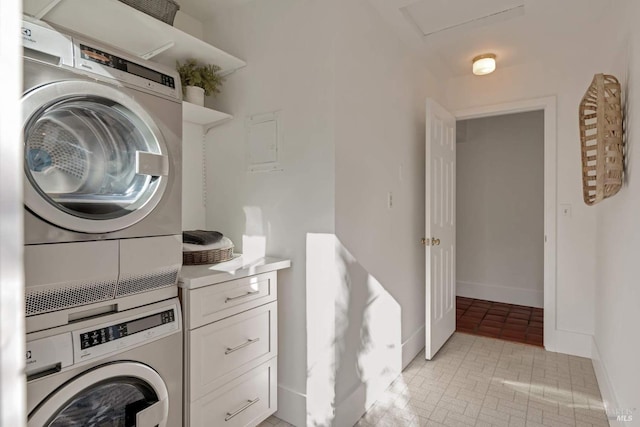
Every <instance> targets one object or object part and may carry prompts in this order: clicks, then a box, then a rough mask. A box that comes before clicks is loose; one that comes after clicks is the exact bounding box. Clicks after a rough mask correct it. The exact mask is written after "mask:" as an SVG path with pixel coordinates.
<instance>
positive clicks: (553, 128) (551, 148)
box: [453, 96, 558, 351]
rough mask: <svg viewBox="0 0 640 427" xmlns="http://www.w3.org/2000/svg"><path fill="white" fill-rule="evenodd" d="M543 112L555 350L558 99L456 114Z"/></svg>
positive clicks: (547, 269) (549, 314)
mask: <svg viewBox="0 0 640 427" xmlns="http://www.w3.org/2000/svg"><path fill="white" fill-rule="evenodd" d="M541 110H542V111H544V239H545V244H544V332H543V333H544V337H543V339H544V348H545V349H546V350H548V351H556V349H557V342H556V336H557V334H556V317H557V316H556V280H557V268H556V264H557V238H556V237H557V236H556V233H557V188H558V185H557V180H558V172H557V170H558V151H557V146H558V144H557V115H556V114H557V100H556V97H555V96H548V97H543V98H534V99H528V100H522V101H514V102H507V103H503V104H493V105H486V106H480V107H472V108H467V109H462V110H458V111H455V112H453V115H454V117H455V118H456V120H457V121H458V120H468V119H479V118H484V117H493V116H502V115H507V114H514V113H525V112H529V111H541Z"/></svg>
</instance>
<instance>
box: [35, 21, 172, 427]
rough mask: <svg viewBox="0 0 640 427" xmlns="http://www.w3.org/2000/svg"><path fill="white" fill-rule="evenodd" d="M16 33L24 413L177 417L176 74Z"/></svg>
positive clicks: (67, 418) (47, 32) (54, 418)
mask: <svg viewBox="0 0 640 427" xmlns="http://www.w3.org/2000/svg"><path fill="white" fill-rule="evenodd" d="M22 33H23V40H24V41H23V44H24V94H23V98H22V109H23V117H24V141H23V142H24V155H25V159H24V163H25V168H24V169H25V179H24V200H25V216H24V228H25V254H24V259H25V282H26V295H25V296H26V315H27V318H26V326H27V354H26V358H27V376H28V382H27V400H28V425H29V427H41V426H51V427H54V426H67V427H69V426H83V427H90V426H134V425H135V426H138V427H154V426H160V427H164V426H170V427H174V426H179V425H181V419H182V335H181V334H182V324H181V312H180V304H179V301H178V299H177V287H176V283H177V275H178V272H179V270H180V266H181V263H182V237H181V232H182V227H181V190H182V188H181V186H182V183H181V162H182V158H181V144H182V142H181V134H182V104H181V91H180V84H179V82H180V81H179V77H178V75H177V73H176V72H175V71H174V70H171V69H168V68H165V67H162V66H160V65H158V64H153V63H150V62H147V61H145V60H142V59H140V58H136V57H133V56H130V55H127V54H125V53H122V52H119V51H118V50H116V49H114V48H111V47H107V46H102V45H101V44H100V43H99V42H95V41H92V40H88V39H86V38H84V37H82V36H77V37H76V36H75V35H69V34H68V33H64V32H61V31H59V30H56V29H54V28H52V27H50V26H48V25H47V24H44V23H41V22H38V21H31V20H27V18H25V21H24V23H23V28H22Z"/></svg>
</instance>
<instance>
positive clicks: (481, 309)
mask: <svg viewBox="0 0 640 427" xmlns="http://www.w3.org/2000/svg"><path fill="white" fill-rule="evenodd" d="M456 311H457V312H456V331H458V332H465V333H468V334H474V335H483V336H485V337H491V338H501V339H504V340H507V341H516V342H523V343H527V344H532V345H538V346H540V347H542V343H543V338H542V331H543V329H544V311H543V309H542V308H534V307H526V306H523V305H514V304H505V303H501V302H492V301H484V300H479V299H473V298H464V297H456Z"/></svg>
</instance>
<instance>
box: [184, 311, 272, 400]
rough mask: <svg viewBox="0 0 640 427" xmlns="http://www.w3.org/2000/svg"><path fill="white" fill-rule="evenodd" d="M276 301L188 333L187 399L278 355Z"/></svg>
mask: <svg viewBox="0 0 640 427" xmlns="http://www.w3.org/2000/svg"><path fill="white" fill-rule="evenodd" d="M277 304H278V303H277V302H272V303H269V304H267V305H263V306H260V307H257V308H254V309H251V310H249V311H246V312H244V313H241V314H237V315H235V316H232V317H229V318H227V319H224V320H220V321H219V322H215V323H212V324H210V325H206V326H203V327H201V328H198V329H195V330H193V331H189V332H187V334H188V338H187V340H188V341H187V348H188V349H190V351H189V353H190V354H189V355H188V356H187V363H188V364H189V365H188V371H187V372H188V376H189V384H190V386H189V390H188V391H187V392H188V399H189V400H191V401H195V400H197V399H199V398H200V397H202V396H204V395H205V394H207V393H209V392H211V391H212V390H215V389H216V388H218V387H220V386H221V385H223V384H225V383H227V382H229V380H231V379H233V378H235V377H237V376H239V375H240V374H242V373H244V372H246V371H248V370H249V369H251V368H253V367H255V366H257V365H259V364H261V363H264V362H266V361H267V360H269V359H272V358H273V357H274V356H276V355H277V354H278V344H277V343H278V340H277V333H278V332H277V331H278V314H277V313H278V305H277Z"/></svg>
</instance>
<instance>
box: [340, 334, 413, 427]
mask: <svg viewBox="0 0 640 427" xmlns="http://www.w3.org/2000/svg"><path fill="white" fill-rule="evenodd" d="M424 327H425V326H424V325H421V326H420V327H419V328H418V329H417V330H416V331H415V332H414V333H412V334H411V336H409V338H407V339H406V340H405V341H404V342H403V343H402V362H401V363H402V367H401V368H400V369H399V370H398V372H397V374H398V375H399V374H400V373H401V372H402V370H403V369H404V368H406V367H407V365H409V363H411V361H412V360H413V359H414V358H415V357H416V356H417V355H418V354H419V353H420V352H421V351H422V349H424V340H425V335H424ZM395 378H397V376H396V375H390V376H389V378H388V379H386V381H383V382H381V383H380V384H377V385H376V386H375V389H372V385H371V384H369V387H368V388H367V385H365V384H360V385H358V387H356V389H355V390H354V391H353V392H352V393H351V394H350V395H349V396H348V397H347V398H346V399H344V400H343V401H342V402H340V403H338V405H337V406H336V411H335V422H336V425H339V426H352V425H354V424H355V423H357V422H358V420H359V419H360V418H361V417H362V416H363V415H364V413H365V412H366V411H367V409H369V408H368V406H371V405H372V404H373V403H375V402H376V401H377V400H378V399H380V398H381V397H382V395H383V393H384V392H385V390H386V389H387V387H389V385H390V384H391V383H392V382H393V381H394V380H395ZM363 402H365V404H364V405H363Z"/></svg>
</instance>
